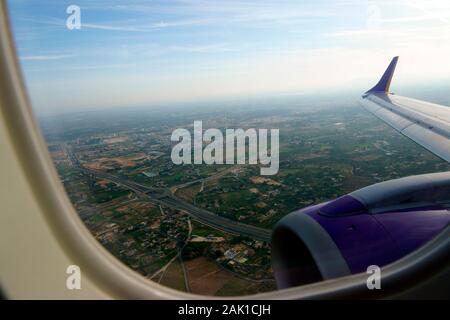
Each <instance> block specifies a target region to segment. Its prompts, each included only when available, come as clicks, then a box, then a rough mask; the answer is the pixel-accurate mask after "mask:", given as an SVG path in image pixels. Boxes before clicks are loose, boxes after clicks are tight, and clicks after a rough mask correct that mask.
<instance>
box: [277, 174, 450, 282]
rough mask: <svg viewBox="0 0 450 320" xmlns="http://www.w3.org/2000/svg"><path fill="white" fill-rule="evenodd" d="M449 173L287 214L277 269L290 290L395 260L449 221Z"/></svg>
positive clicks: (374, 188)
mask: <svg viewBox="0 0 450 320" xmlns="http://www.w3.org/2000/svg"><path fill="white" fill-rule="evenodd" d="M449 208H450V172H446V173H434V174H425V175H419V176H412V177H407V178H401V179H396V180H390V181H386V182H382V183H378V184H374V185H371V186H368V187H366V188H363V189H360V190H357V191H355V192H352V193H350V194H348V195H345V196H342V197H340V198H338V199H336V200H334V201H330V202H326V203H322V204H319V205H315V206H311V207H308V208H305V209H301V210H298V211H295V212H292V213H290V214H288V215H287V216H286V217H284V218H283V219H281V220H280V221H279V222H278V223H277V225H276V226H275V228H274V230H273V233H272V252H273V259H272V261H273V270H274V274H275V278H276V280H277V284H278V287H279V288H280V289H281V288H288V287H293V286H298V285H303V284H308V283H312V282H317V281H321V280H326V279H332V278H337V277H342V276H346V275H350V274H355V273H360V272H365V271H366V269H367V267H368V266H370V265H377V266H379V267H382V266H385V265H387V264H389V263H391V262H394V261H396V260H398V259H400V258H401V257H403V256H405V255H407V254H408V253H410V252H412V251H414V250H416V249H417V248H419V247H420V246H422V245H423V244H425V243H426V242H427V241H429V240H431V239H432V238H433V237H434V236H436V235H437V234H438V233H439V232H440V231H442V230H443V229H444V228H445V227H446V226H448V225H449V223H450V211H449Z"/></svg>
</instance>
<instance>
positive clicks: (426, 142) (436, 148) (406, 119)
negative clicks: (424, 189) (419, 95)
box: [361, 57, 450, 162]
mask: <svg viewBox="0 0 450 320" xmlns="http://www.w3.org/2000/svg"><path fill="white" fill-rule="evenodd" d="M397 61H398V57H394V58H393V59H392V61H391V63H390V64H389V66H388V68H387V69H386V71H385V72H384V74H383V76H382V77H381V79H380V81H379V82H378V83H377V84H376V85H375V86H374V87H373V88H372V89H370V90H369V91H367V92H366V93H364V95H363V96H362V100H361V104H362V105H363V107H364V108H366V109H367V110H369V111H370V112H372V113H373V114H374V115H375V116H377V117H378V118H380V119H381V120H383V121H384V122H386V123H387V124H389V125H390V126H391V127H393V128H394V129H396V130H397V131H399V132H400V133H402V134H403V135H405V136H407V137H408V138H410V139H411V140H413V141H415V142H417V143H418V144H420V145H421V146H423V147H424V148H426V149H427V150H429V151H431V152H432V153H434V154H435V155H437V156H438V157H440V158H442V159H444V160H446V161H447V162H450V107H446V106H441V105H438V104H434V103H429V102H425V101H420V100H416V99H411V98H407V97H402V96H398V95H395V94H392V93H390V92H389V87H390V84H391V80H392V76H393V75H394V71H395V67H396V65H397Z"/></svg>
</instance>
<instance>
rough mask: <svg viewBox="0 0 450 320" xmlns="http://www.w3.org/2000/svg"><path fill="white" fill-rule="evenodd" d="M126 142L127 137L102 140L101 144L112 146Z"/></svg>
mask: <svg viewBox="0 0 450 320" xmlns="http://www.w3.org/2000/svg"><path fill="white" fill-rule="evenodd" d="M127 140H128V137H114V138H109V139H104V140H103V142H105V143H107V144H113V143H118V142H125V141H127Z"/></svg>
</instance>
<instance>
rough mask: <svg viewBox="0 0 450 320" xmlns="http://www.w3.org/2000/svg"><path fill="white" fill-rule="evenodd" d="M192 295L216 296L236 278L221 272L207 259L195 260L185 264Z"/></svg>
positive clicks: (228, 273)
mask: <svg viewBox="0 0 450 320" xmlns="http://www.w3.org/2000/svg"><path fill="white" fill-rule="evenodd" d="M185 267H186V272H187V275H188V278H189V287H190V289H191V292H192V293H197V294H204V295H214V294H215V293H216V292H217V291H218V290H220V289H221V288H222V287H223V286H224V285H225V283H227V282H228V281H229V280H230V279H232V278H233V277H234V276H233V275H232V274H231V273H230V272H227V271H224V270H221V269H220V268H219V267H218V266H216V265H215V264H214V263H212V262H209V261H208V260H207V259H206V258H205V257H199V258H195V259H193V260H190V261H187V262H185Z"/></svg>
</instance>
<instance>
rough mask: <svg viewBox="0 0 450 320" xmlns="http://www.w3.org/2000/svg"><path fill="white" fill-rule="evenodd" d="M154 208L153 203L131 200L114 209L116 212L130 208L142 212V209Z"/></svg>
mask: <svg viewBox="0 0 450 320" xmlns="http://www.w3.org/2000/svg"><path fill="white" fill-rule="evenodd" d="M154 208H155V205H154V204H151V203H149V202H132V203H128V204H126V205H124V206H123V207H120V208H117V209H116V210H117V211H118V212H126V211H128V210H130V209H131V210H136V211H139V212H142V211H147V210H150V209H154Z"/></svg>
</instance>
